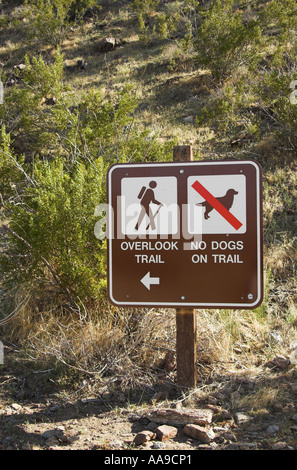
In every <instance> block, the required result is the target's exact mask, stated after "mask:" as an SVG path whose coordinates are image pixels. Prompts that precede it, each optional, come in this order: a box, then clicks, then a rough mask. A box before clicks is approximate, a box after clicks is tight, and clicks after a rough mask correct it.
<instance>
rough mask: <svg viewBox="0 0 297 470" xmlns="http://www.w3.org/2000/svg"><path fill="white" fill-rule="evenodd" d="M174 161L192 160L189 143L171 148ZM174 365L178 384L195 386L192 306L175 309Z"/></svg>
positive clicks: (193, 316)
mask: <svg viewBox="0 0 297 470" xmlns="http://www.w3.org/2000/svg"><path fill="white" fill-rule="evenodd" d="M173 160H174V161H175V162H177V161H180V162H186V161H188V162H190V161H193V150H192V147H191V146H190V145H184V146H177V147H174V148H173ZM176 367H177V379H176V380H177V383H178V385H181V386H185V387H189V388H195V387H196V386H197V320H196V310H195V309H193V308H177V309H176Z"/></svg>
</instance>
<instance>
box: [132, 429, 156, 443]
mask: <svg viewBox="0 0 297 470" xmlns="http://www.w3.org/2000/svg"><path fill="white" fill-rule="evenodd" d="M155 438H156V434H155V433H154V432H152V431H148V430H145V431H141V432H139V433H138V434H136V436H135V437H134V440H133V442H134V444H135V445H136V446H140V445H142V444H144V443H145V442H148V441H152V440H153V439H155Z"/></svg>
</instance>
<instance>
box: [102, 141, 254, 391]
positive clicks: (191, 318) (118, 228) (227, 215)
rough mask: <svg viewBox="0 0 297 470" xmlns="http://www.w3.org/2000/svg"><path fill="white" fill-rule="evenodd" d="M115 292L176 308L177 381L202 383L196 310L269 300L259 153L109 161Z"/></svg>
mask: <svg viewBox="0 0 297 470" xmlns="http://www.w3.org/2000/svg"><path fill="white" fill-rule="evenodd" d="M107 195H108V220H107V237H108V245H107V246H108V295H109V299H110V301H111V302H112V303H113V304H114V305H117V306H124V307H129V306H131V307H167V308H168V307H171V308H174V309H176V329H177V331H176V349H177V381H178V383H179V384H180V385H183V386H186V387H195V386H196V383H197V357H196V354H197V353H196V349H197V348H196V341H197V339H196V335H197V332H196V328H197V327H196V314H195V309H197V308H207V309H212V308H216V309H218V308H236V309H254V308H256V307H258V306H259V305H260V304H261V302H262V298H263V272H262V271H263V268H262V264H263V261H262V258H263V254H262V171H261V167H260V165H259V164H258V163H256V162H255V161H253V160H215V161H194V160H193V154H192V147H191V146H178V147H174V149H173V161H172V162H169V163H168V162H159V163H127V164H126V163H123V164H116V165H113V166H111V167H110V169H109V171H108V174H107Z"/></svg>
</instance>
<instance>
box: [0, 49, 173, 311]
mask: <svg viewBox="0 0 297 470" xmlns="http://www.w3.org/2000/svg"><path fill="white" fill-rule="evenodd" d="M62 64H63V60H62V56H61V55H60V53H59V52H57V54H56V57H55V61H54V62H53V63H52V64H45V62H44V61H43V59H42V58H41V57H40V58H38V59H36V58H35V59H32V61H30V60H29V58H28V57H27V58H26V62H25V65H26V68H25V70H24V74H23V77H22V81H21V83H20V85H19V86H16V87H14V88H13V89H12V90H11V92H10V94H9V95H8V96H7V97H6V100H5V106H4V107H3V108H2V109H1V115H0V118H1V121H0V122H1V125H2V127H3V130H2V135H1V140H0V170H1V174H3V175H4V178H3V180H2V179H1V183H0V191H1V196H2V199H1V201H2V206H3V207H2V209H4V210H2V212H1V213H0V219H1V220H2V226H1V224H0V232H1V235H2V236H5V237H6V241H5V249H4V250H3V251H1V252H0V271H1V274H2V275H3V278H4V282H3V287H4V288H5V290H6V293H7V295H8V296H11V298H13V297H14V296H15V290H16V289H20V290H22V289H25V290H26V292H28V293H31V294H35V295H36V296H37V297H38V298H41V299H42V300H43V302H45V303H46V302H49V301H53V299H54V298H55V296H58V297H59V299H61V296H62V297H63V298H64V299H65V300H66V301H67V302H68V301H69V300H70V301H71V302H72V303H73V302H74V303H75V302H78V303H79V302H80V301H82V302H84V303H86V304H87V303H90V302H96V301H98V299H99V298H102V296H104V294H105V283H106V252H105V241H104V240H98V239H97V238H96V237H95V235H94V228H95V224H96V222H97V221H98V216H97V215H96V212H95V209H96V207H97V206H98V205H99V204H101V203H105V202H106V197H105V177H106V171H107V169H108V167H109V166H110V165H111V164H113V163H116V162H127V161H129V162H132V161H150V160H153V161H155V160H156V161H158V160H166V159H168V160H169V159H171V158H172V154H171V152H172V145H173V143H172V142H168V143H166V144H160V142H159V141H158V138H157V137H158V134H154V133H152V132H151V130H145V131H142V130H141V129H139V128H138V126H137V125H136V123H135V121H134V118H133V113H134V109H135V106H136V100H135V98H134V95H133V93H132V90H131V88H129V87H126V88H125V89H124V90H123V91H121V92H118V93H117V95H116V96H115V97H114V98H113V99H111V98H109V97H108V96H103V94H102V93H100V91H94V90H91V91H89V92H84V93H82V94H81V95H80V96H78V94H77V93H74V92H73V90H71V89H70V88H69V87H68V88H67V87H65V86H64V85H63V68H62ZM48 94H49V96H50V97H52V96H54V97H55V100H54V101H53V102H52V103H51V104H50V105H47V104H46V102H44V98H45V97H46V96H47V95H48ZM5 129H6V130H5ZM24 138H26V139H27V141H29V142H30V145H28V146H25V147H24V148H23V151H21V152H20V153H19V154H17V153H16V151H15V150H14V149H13V146H15V144H16V141H23V139H24Z"/></svg>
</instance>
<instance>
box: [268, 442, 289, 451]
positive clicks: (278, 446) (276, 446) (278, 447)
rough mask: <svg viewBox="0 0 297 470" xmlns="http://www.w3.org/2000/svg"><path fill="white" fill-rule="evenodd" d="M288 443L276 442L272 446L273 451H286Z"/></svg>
mask: <svg viewBox="0 0 297 470" xmlns="http://www.w3.org/2000/svg"><path fill="white" fill-rule="evenodd" d="M286 447H287V443H286V442H276V443H275V444H273V446H272V450H283V449H286Z"/></svg>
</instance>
